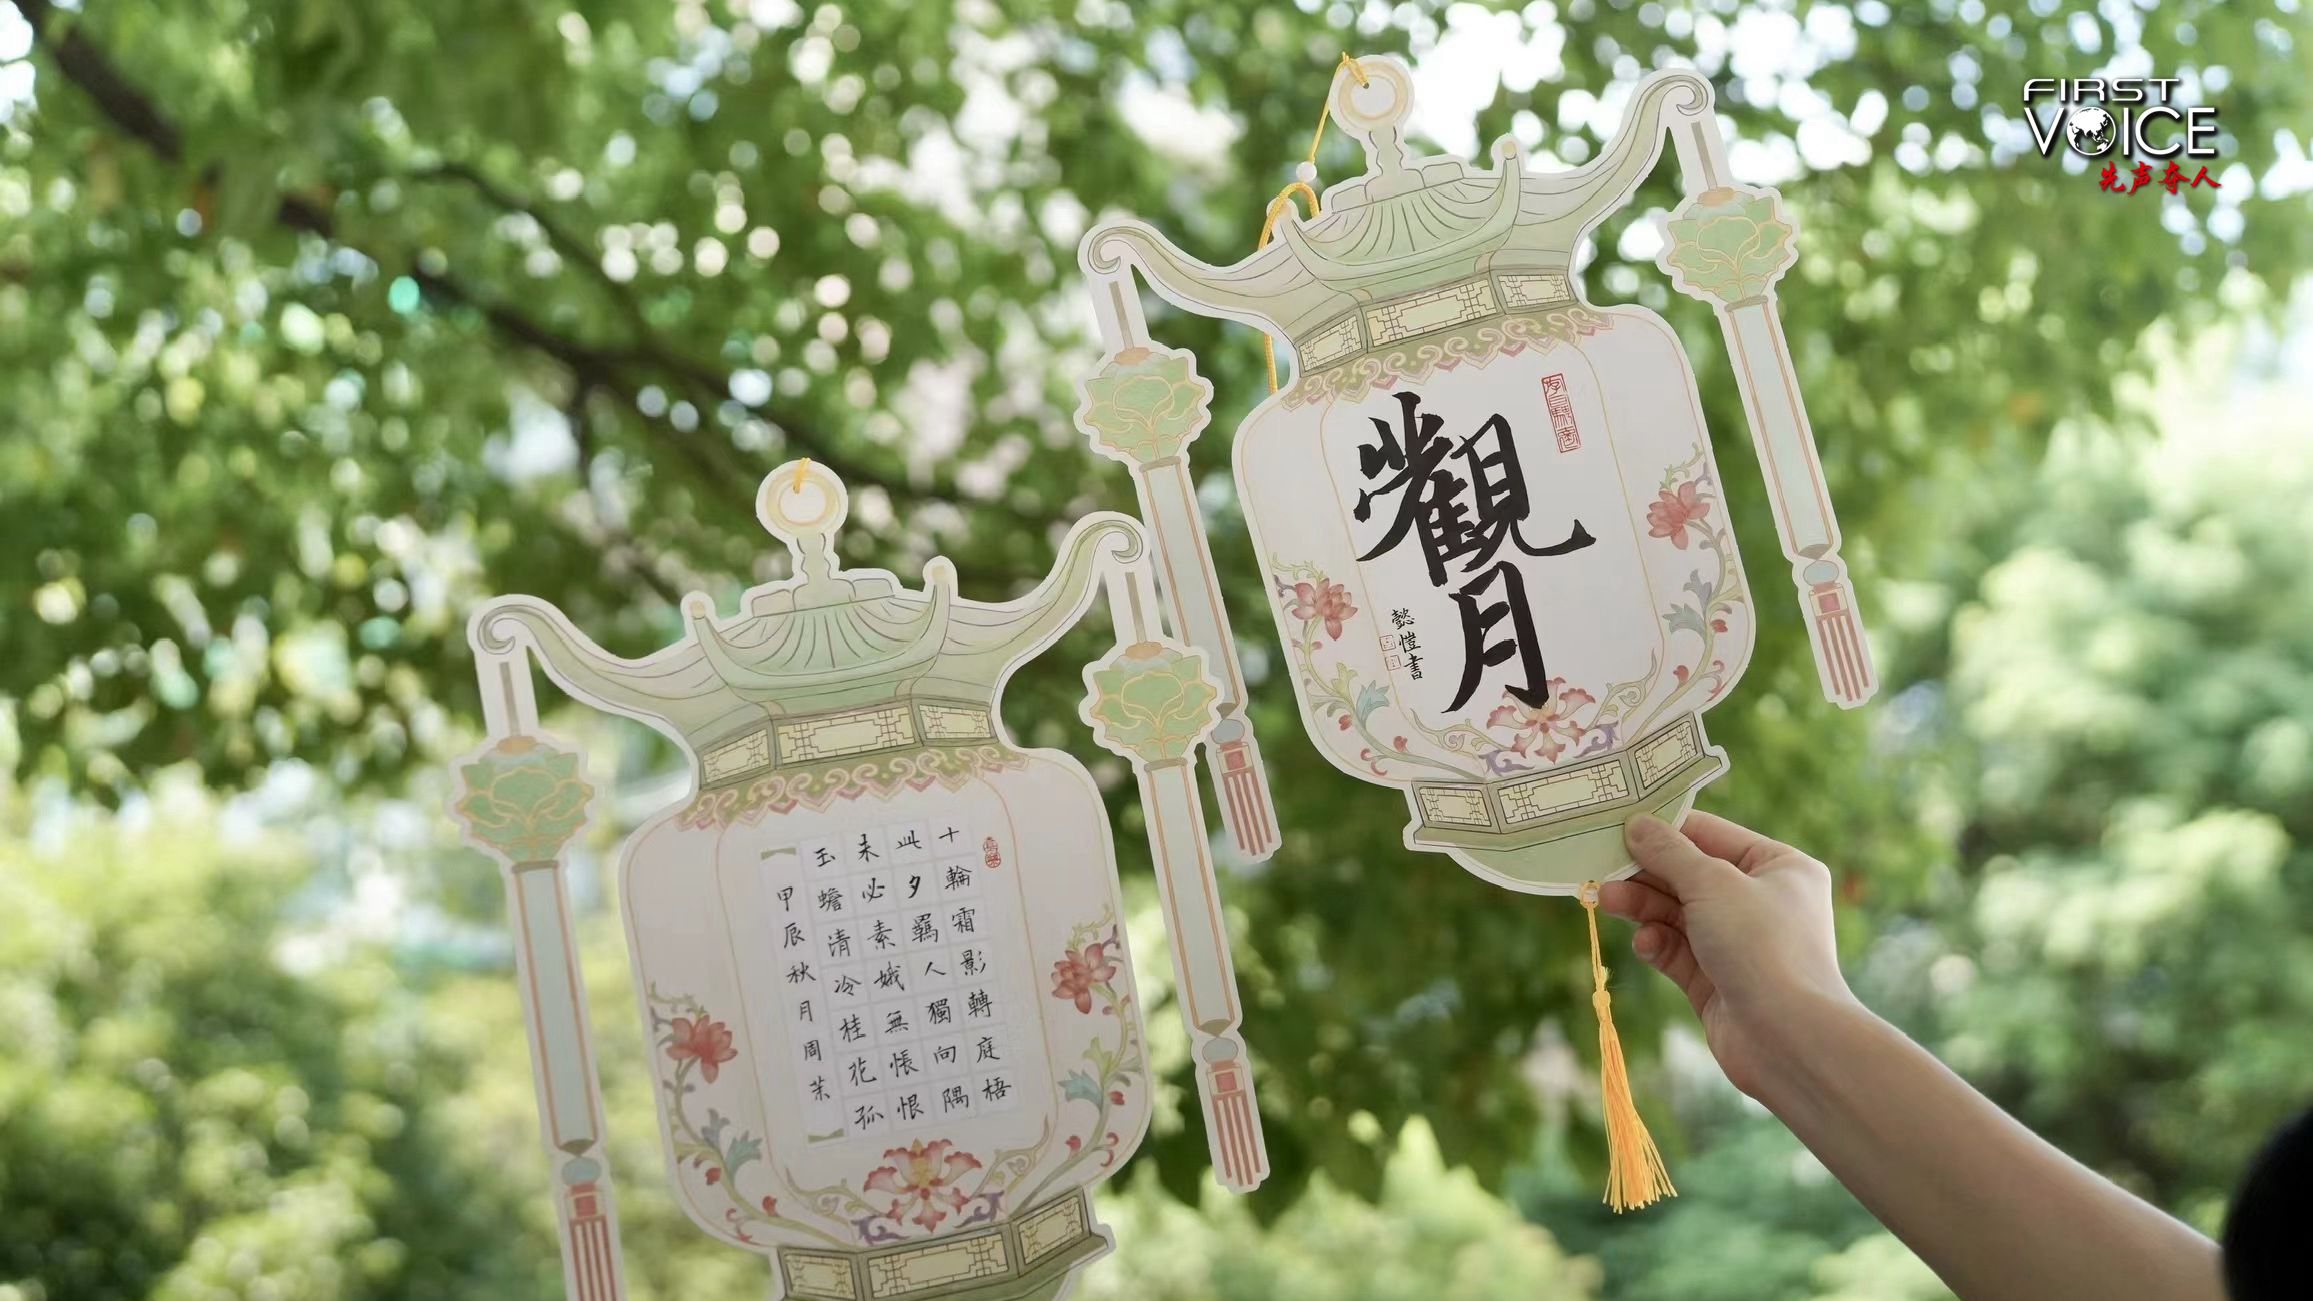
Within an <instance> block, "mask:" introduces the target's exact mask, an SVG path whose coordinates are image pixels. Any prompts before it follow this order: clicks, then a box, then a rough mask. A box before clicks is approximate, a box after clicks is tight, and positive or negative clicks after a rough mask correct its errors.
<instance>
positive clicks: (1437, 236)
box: [1085, 59, 1710, 373]
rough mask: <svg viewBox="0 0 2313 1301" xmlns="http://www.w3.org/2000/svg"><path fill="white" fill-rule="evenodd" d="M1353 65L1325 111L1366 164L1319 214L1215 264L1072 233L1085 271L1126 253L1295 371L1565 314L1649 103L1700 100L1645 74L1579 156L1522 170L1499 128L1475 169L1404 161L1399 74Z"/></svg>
mask: <svg viewBox="0 0 2313 1301" xmlns="http://www.w3.org/2000/svg"><path fill="white" fill-rule="evenodd" d="M1361 66H1362V68H1363V70H1364V72H1365V73H1366V74H1367V81H1366V84H1360V83H1359V82H1358V81H1356V80H1353V79H1350V78H1347V77H1344V78H1342V79H1340V82H1339V86H1338V89H1337V92H1336V94H1335V97H1334V101H1333V112H1334V120H1335V121H1337V122H1339V123H1340V124H1341V126H1342V128H1343V129H1344V130H1345V131H1347V132H1349V133H1350V134H1352V135H1354V136H1356V137H1357V138H1358V139H1359V140H1361V141H1362V142H1363V144H1364V146H1365V154H1366V163H1367V170H1366V172H1365V174H1363V175H1361V176H1359V177H1357V178H1355V179H1351V180H1347V181H1344V182H1342V183H1340V184H1337V185H1335V186H1333V187H1332V188H1330V189H1329V190H1327V191H1326V193H1325V196H1324V200H1323V203H1322V205H1321V212H1320V215H1317V216H1316V217H1314V218H1312V219H1309V220H1306V221H1304V220H1301V219H1298V218H1296V217H1291V216H1288V217H1285V218H1283V219H1281V220H1279V221H1278V223H1277V226H1276V240H1275V242H1274V243H1271V244H1269V245H1268V246H1267V247H1265V248H1263V249H1261V250H1260V251H1258V252H1256V253H1254V254H1253V255H1252V256H1250V257H1247V258H1245V259H1243V260H1241V261H1239V262H1236V263H1234V264H1232V265H1229V266H1225V267H1221V266H1214V265H1212V264H1210V263H1207V262H1202V261H1199V260H1198V259H1196V258H1194V257H1191V256H1189V255H1188V254H1187V253H1184V252H1182V251H1181V250H1180V249H1179V248H1178V247H1176V246H1175V245H1174V244H1173V243H1172V242H1171V241H1169V240H1167V239H1166V238H1165V237H1164V236H1163V235H1161V234H1159V233H1157V232H1156V230H1154V229H1153V228H1151V227H1149V226H1148V225H1146V224H1144V223H1141V222H1138V221H1122V222H1117V223H1115V224H1113V225H1109V226H1105V227H1103V228H1101V229H1099V230H1096V231H1094V232H1093V233H1092V234H1091V235H1090V236H1089V237H1088V238H1087V240H1086V242H1085V256H1086V260H1087V265H1088V267H1089V268H1090V269H1091V270H1093V271H1095V272H1096V273H1098V272H1111V271H1114V270H1115V269H1116V268H1117V265H1118V258H1119V257H1120V256H1124V255H1129V256H1130V257H1131V259H1132V260H1133V261H1135V262H1137V263H1138V264H1139V265H1140V267H1141V270H1142V272H1143V273H1144V274H1145V275H1146V276H1147V277H1148V279H1149V281H1150V283H1151V285H1152V286H1153V287H1154V288H1156V289H1157V291H1158V292H1160V293H1163V294H1165V295H1166V296H1167V297H1176V298H1179V297H1185V298H1188V299H1190V300H1193V301H1194V302H1195V303H1196V304H1197V310H1199V311H1202V312H1206V313H1209V314H1214V315H1221V316H1230V317H1234V318H1237V319H1241V320H1245V321H1247V322H1249V323H1251V324H1253V325H1256V326H1259V327H1262V328H1264V329H1269V330H1272V331H1276V332H1281V333H1283V334H1284V335H1286V336H1287V337H1288V338H1290V339H1291V340H1292V341H1293V344H1294V347H1295V349H1296V350H1297V351H1298V352H1299V354H1300V356H1301V361H1302V366H1303V369H1304V373H1307V372H1310V371H1315V370H1317V369H1320V368H1322V367H1325V366H1327V365H1329V364H1331V363H1332V362H1334V361H1336V360H1339V359H1341V358H1344V357H1348V356H1353V355H1355V354H1357V353H1359V352H1362V351H1364V350H1366V349H1369V348H1372V347H1379V346H1383V345H1386V344H1389V343H1394V342H1396V341H1398V340H1400V339H1410V338H1413V337H1416V336H1418V335H1423V334H1427V333H1430V332H1432V331H1433V330H1435V329H1436V328H1438V323H1451V322H1452V321H1454V320H1459V319H1464V318H1466V317H1468V316H1470V315H1472V314H1480V315H1490V314H1492V313H1494V312H1498V311H1505V310H1517V311H1547V310H1549V309H1550V308H1552V307H1558V306H1565V307H1572V306H1575V305H1576V303H1577V298H1576V295H1575V294H1574V293H1573V291H1572V288H1571V286H1570V282H1569V276H1570V274H1571V265H1572V261H1573V256H1574V251H1575V249H1577V248H1578V247H1579V246H1580V245H1581V242H1582V238H1583V236H1584V234H1585V233H1586V232H1588V230H1589V229H1590V228H1591V227H1592V226H1594V225H1596V224H1597V223H1598V222H1599V221H1600V220H1601V219H1603V218H1604V217H1605V216H1606V215H1607V214H1608V213H1610V212H1612V211H1613V210H1614V209H1615V208H1616V207H1618V206H1620V205H1621V203H1622V202H1623V199H1624V197H1625V196H1626V195H1627V194H1628V193H1629V191H1630V189H1631V187H1632V186H1634V185H1635V184H1636V183H1637V181H1638V179H1639V178H1640V177H1641V176H1643V175H1644V174H1645V173H1646V171H1647V170H1648V169H1649V168H1650V167H1652V166H1653V163H1654V160H1655V157H1656V155H1657V153H1658V151H1659V150H1660V147H1661V132H1660V130H1659V128H1658V127H1657V122H1658V121H1659V119H1660V117H1661V114H1662V111H1663V109H1664V107H1665V106H1666V104H1668V103H1669V102H1671V101H1673V100H1678V101H1680V102H1682V103H1708V102H1709V97H1710V89H1709V86H1708V84H1707V83H1705V82H1703V81H1702V79H1701V78H1699V77H1696V76H1694V75H1692V74H1672V75H1667V76H1657V77H1655V78H1653V79H1651V80H1649V81H1648V82H1647V83H1645V85H1643V86H1642V87H1641V88H1640V89H1639V91H1638V92H1637V96H1638V97H1637V99H1636V100H1635V101H1634V103H1633V104H1632V106H1631V110H1630V113H1629V115H1628V117H1627V118H1626V121H1625V125H1624V129H1623V130H1621V131H1620V132H1618V133H1617V134H1616V135H1615V137H1614V139H1613V140H1612V141H1610V142H1608V144H1607V145H1606V146H1605V148H1604V149H1603V151H1602V152H1601V153H1600V154H1599V156H1598V157H1597V158H1595V159H1593V160H1591V161H1590V162H1589V163H1587V164H1585V165H1583V166H1581V167H1576V168H1568V169H1561V170H1555V171H1534V170H1529V168H1528V166H1527V163H1526V160H1525V156H1524V152H1523V150H1522V149H1521V148H1520V147H1519V145H1518V144H1517V142H1516V141H1515V140H1512V139H1510V138H1508V137H1504V138H1502V139H1501V140H1499V141H1497V142H1496V143H1495V145H1494V148H1493V155H1494V158H1495V160H1496V162H1497V164H1498V166H1497V167H1496V169H1495V170H1492V171H1487V170H1484V169H1481V168H1477V167H1473V166H1471V165H1470V164H1468V163H1466V162H1464V161H1462V160H1461V159H1458V158H1447V157H1415V156H1414V155H1412V154H1410V153H1409V152H1408V150H1407V148H1406V144H1405V141H1404V137H1403V123H1404V120H1405V117H1406V114H1407V113H1408V111H1409V110H1410V109H1411V107H1412V102H1413V93H1412V83H1411V79H1410V77H1409V75H1408V74H1407V72H1406V70H1405V68H1404V67H1403V66H1402V65H1400V64H1398V63H1397V62H1396V61H1394V60H1390V59H1366V60H1363V61H1362V65H1361ZM1441 281H1447V282H1450V283H1448V284H1445V285H1442V286H1441V284H1440V282H1441ZM1409 294H1411V295H1413V296H1412V297H1410V298H1405V297H1402V296H1404V295H1409Z"/></svg>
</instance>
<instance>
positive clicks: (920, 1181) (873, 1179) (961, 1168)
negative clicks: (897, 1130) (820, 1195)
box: [860, 1138, 980, 1231]
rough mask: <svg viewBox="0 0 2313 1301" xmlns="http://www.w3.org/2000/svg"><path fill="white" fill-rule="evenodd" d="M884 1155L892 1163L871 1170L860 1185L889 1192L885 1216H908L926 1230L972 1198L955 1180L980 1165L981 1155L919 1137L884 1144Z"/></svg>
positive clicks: (898, 1217)
mask: <svg viewBox="0 0 2313 1301" xmlns="http://www.w3.org/2000/svg"><path fill="white" fill-rule="evenodd" d="M883 1159H884V1160H886V1161H889V1162H892V1164H890V1165H884V1166H877V1167H876V1168H875V1169H874V1170H872V1171H870V1172H869V1173H868V1176H867V1181H866V1182H865V1183H863V1184H861V1185H860V1187H861V1188H863V1189H865V1190H867V1191H868V1192H872V1193H889V1194H891V1195H892V1204H891V1206H890V1207H889V1208H887V1209H886V1210H885V1211H884V1217H885V1218H886V1219H891V1220H899V1219H902V1218H905V1219H909V1220H912V1221H914V1222H915V1223H916V1224H918V1225H920V1226H922V1227H923V1228H924V1229H926V1230H927V1231H928V1230H931V1229H936V1228H938V1227H939V1226H940V1222H941V1221H942V1220H945V1219H947V1218H948V1216H949V1215H950V1214H951V1213H953V1212H956V1211H960V1210H962V1209H964V1204H965V1203H966V1202H968V1201H970V1200H971V1199H970V1198H969V1197H967V1196H965V1195H964V1190H963V1189H961V1188H957V1187H955V1186H954V1185H955V1182H956V1181H957V1180H958V1179H961V1178H963V1177H964V1176H965V1175H968V1174H970V1173H971V1172H972V1171H974V1170H977V1169H979V1168H980V1158H978V1157H976V1156H973V1155H972V1154H971V1153H969V1152H959V1151H957V1150H956V1145H955V1144H954V1143H952V1142H950V1141H949V1140H947V1139H944V1138H935V1139H933V1140H931V1141H930V1142H925V1141H924V1140H922V1139H918V1140H916V1141H915V1142H913V1143H910V1144H908V1145H907V1146H906V1147H894V1148H886V1149H885V1150H884V1154H883Z"/></svg>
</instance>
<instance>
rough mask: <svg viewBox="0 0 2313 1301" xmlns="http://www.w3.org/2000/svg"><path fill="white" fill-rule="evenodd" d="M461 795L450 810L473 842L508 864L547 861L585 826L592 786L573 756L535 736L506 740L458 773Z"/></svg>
mask: <svg viewBox="0 0 2313 1301" xmlns="http://www.w3.org/2000/svg"><path fill="white" fill-rule="evenodd" d="M458 776H459V778H460V779H461V781H462V783H463V785H464V787H465V793H464V794H463V795H462V796H460V797H459V799H458V802H457V803H456V804H455V805H454V806H452V810H451V811H452V812H453V813H455V814H456V815H457V817H458V820H459V821H460V822H463V823H464V824H465V825H466V829H467V831H468V832H470V833H472V835H473V837H474V839H476V840H478V841H481V842H482V843H483V844H485V845H488V846H489V847H490V848H491V849H493V850H495V851H497V852H498V853H499V854H500V855H502V856H503V857H504V858H505V859H506V861H508V862H510V863H536V862H544V861H548V860H551V859H553V858H554V857H555V856H556V855H557V854H559V853H561V852H562V846H563V844H564V842H566V841H568V840H569V839H570V837H571V836H573V835H575V834H576V833H577V831H578V829H579V828H580V827H582V826H584V825H586V809H587V805H588V803H589V802H591V801H592V800H593V798H594V788H593V787H591V786H589V785H587V783H586V779H585V778H584V777H581V776H580V775H579V772H578V756H577V755H576V754H574V753H571V752H569V751H566V750H557V749H555V748H554V747H552V746H550V745H547V744H546V743H545V742H542V741H540V740H538V739H537V738H535V737H528V736H510V737H507V738H505V739H504V740H502V741H500V742H498V743H497V744H496V745H494V746H491V747H490V748H489V749H488V750H486V751H484V752H483V753H482V756H481V757H480V758H478V759H476V760H475V761H474V762H472V763H469V764H464V765H461V766H460V767H459V769H458Z"/></svg>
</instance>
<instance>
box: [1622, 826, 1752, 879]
mask: <svg viewBox="0 0 2313 1301" xmlns="http://www.w3.org/2000/svg"><path fill="white" fill-rule="evenodd" d="M1622 839H1623V843H1624V844H1626V845H1628V846H1629V847H1630V856H1631V857H1632V858H1634V859H1636V860H1637V861H1638V865H1639V866H1640V867H1641V868H1644V869H1645V870H1646V871H1647V872H1648V873H1650V874H1652V875H1653V876H1654V877H1655V879H1657V880H1659V881H1661V882H1662V883H1663V884H1664V885H1667V886H1669V887H1670V888H1671V892H1672V893H1674V894H1676V895H1677V896H1678V897H1679V898H1680V899H1692V898H1694V897H1695V895H1696V894H1698V893H1699V892H1702V891H1705V890H1708V889H1710V888H1712V887H1713V886H1714V885H1717V884H1720V883H1721V882H1723V881H1724V880H1725V879H1727V878H1732V877H1739V876H1741V875H1742V873H1741V872H1740V871H1738V870H1737V869H1736V868H1735V866H1734V864H1732V863H1729V862H1727V861H1726V860H1725V859H1720V858H1713V857H1711V856H1710V855H1709V854H1706V853H1704V852H1703V851H1702V850H1701V849H1700V848H1698V847H1697V846H1696V845H1695V842H1693V841H1691V840H1689V839H1687V838H1686V837H1685V836H1683V835H1680V834H1679V832H1678V831H1677V830H1676V829H1675V828H1673V827H1672V826H1671V824H1669V823H1667V822H1665V821H1663V820H1662V819H1661V818H1657V817H1653V816H1651V815H1648V814H1644V813H1641V814H1639V815H1638V816H1637V817H1635V818H1632V819H1631V820H1630V821H1629V822H1628V823H1626V824H1624V826H1623V829H1622Z"/></svg>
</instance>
